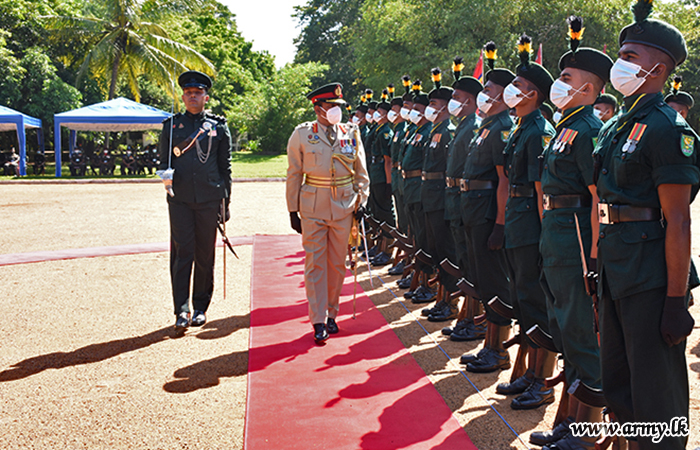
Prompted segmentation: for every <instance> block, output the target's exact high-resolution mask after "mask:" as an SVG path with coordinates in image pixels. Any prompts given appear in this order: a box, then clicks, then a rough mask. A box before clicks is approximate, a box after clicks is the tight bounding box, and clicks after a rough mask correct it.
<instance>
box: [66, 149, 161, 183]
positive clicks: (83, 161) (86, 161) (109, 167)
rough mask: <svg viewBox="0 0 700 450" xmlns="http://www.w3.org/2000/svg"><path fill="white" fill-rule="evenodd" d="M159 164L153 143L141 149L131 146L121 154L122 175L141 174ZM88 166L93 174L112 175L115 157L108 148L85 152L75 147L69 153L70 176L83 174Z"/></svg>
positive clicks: (115, 162)
mask: <svg viewBox="0 0 700 450" xmlns="http://www.w3.org/2000/svg"><path fill="white" fill-rule="evenodd" d="M159 164H160V156H159V154H158V150H157V148H156V146H155V145H149V146H147V147H146V148H145V149H143V150H142V151H139V150H137V151H134V150H132V148H131V147H127V149H126V150H125V151H124V152H123V153H122V154H121V174H122V175H142V174H145V173H146V172H148V173H149V174H151V173H153V172H154V171H155V170H156V169H157V168H158V165H159ZM88 166H89V168H90V170H91V171H92V174H93V175H98V174H99V175H103V176H107V175H114V170H115V169H116V167H117V161H116V157H115V156H114V155H112V152H111V151H110V150H109V149H104V150H102V151H101V152H100V151H97V152H92V154H91V155H90V154H87V152H83V150H82V149H81V148H80V147H76V148H75V149H74V150H73V151H72V152H71V154H70V162H69V169H70V173H71V176H85V174H86V173H87V169H88Z"/></svg>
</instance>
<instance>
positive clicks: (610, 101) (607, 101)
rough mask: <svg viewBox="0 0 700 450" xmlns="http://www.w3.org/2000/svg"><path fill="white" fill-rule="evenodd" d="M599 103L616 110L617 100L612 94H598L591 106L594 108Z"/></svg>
mask: <svg viewBox="0 0 700 450" xmlns="http://www.w3.org/2000/svg"><path fill="white" fill-rule="evenodd" d="M601 103H602V104H604V105H610V106H612V107H613V108H617V99H616V98H615V96H614V95H612V94H600V95H599V96H598V98H596V99H595V102H593V105H594V106H595V105H598V104H601Z"/></svg>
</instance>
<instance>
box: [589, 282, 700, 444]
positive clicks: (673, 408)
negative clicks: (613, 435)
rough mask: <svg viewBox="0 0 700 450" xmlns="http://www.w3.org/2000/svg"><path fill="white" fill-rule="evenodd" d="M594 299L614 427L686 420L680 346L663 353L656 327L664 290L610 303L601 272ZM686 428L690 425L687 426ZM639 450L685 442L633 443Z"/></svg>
mask: <svg viewBox="0 0 700 450" xmlns="http://www.w3.org/2000/svg"><path fill="white" fill-rule="evenodd" d="M602 282H603V295H602V296H601V298H600V330H601V335H600V356H601V365H602V369H603V392H604V393H605V399H606V400H607V402H608V406H609V407H610V409H612V411H613V412H614V413H615V415H616V416H617V419H618V420H619V421H620V422H623V423H627V422H657V423H658V422H660V423H669V424H670V422H671V420H672V419H673V418H674V417H685V418H687V417H688V409H689V395H690V393H689V388H688V367H687V365H686V360H685V346H686V341H683V342H681V343H680V344H678V345H674V346H673V347H669V346H668V345H667V344H666V342H665V341H664V340H663V338H662V337H661V332H660V331H659V327H660V325H661V314H662V312H663V308H664V302H665V299H666V288H665V287H664V288H659V289H653V290H650V291H645V292H641V293H639V294H634V295H630V296H628V297H623V298H620V299H616V300H613V299H612V297H611V296H610V288H609V284H608V280H607V277H606V276H605V269H603V280H602ZM688 426H689V428H690V423H689V422H688ZM637 440H638V442H639V447H640V449H641V450H648V449H663V450H676V449H678V450H680V449H684V448H685V445H686V442H687V440H688V439H687V437H666V438H664V439H662V440H661V442H659V443H657V444H654V443H652V441H651V439H650V438H642V437H640V438H638V439H637Z"/></svg>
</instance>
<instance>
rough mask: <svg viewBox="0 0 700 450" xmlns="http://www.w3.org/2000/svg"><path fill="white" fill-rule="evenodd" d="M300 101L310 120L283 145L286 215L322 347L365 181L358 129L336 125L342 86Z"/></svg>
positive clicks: (331, 327)
mask: <svg viewBox="0 0 700 450" xmlns="http://www.w3.org/2000/svg"><path fill="white" fill-rule="evenodd" d="M306 97H307V98H308V99H309V100H311V102H312V103H313V105H314V112H315V113H316V120H315V121H313V122H306V123H303V124H301V125H299V126H297V127H296V129H295V130H294V133H292V136H291V137H290V138H289V142H288V143H287V158H288V161H289V167H288V169H287V209H288V210H289V215H290V221H291V224H292V228H294V230H296V231H297V232H298V233H301V234H302V243H303V246H304V250H305V252H306V262H305V267H304V282H305V285H306V296H307V298H308V300H309V318H310V319H311V323H312V324H313V326H314V339H315V340H316V342H317V343H322V342H324V341H325V340H326V339H328V334H329V333H331V334H333V333H337V332H338V326H337V324H336V322H335V318H336V317H337V315H338V310H339V297H340V291H341V289H342V287H343V280H344V279H345V271H346V269H345V257H346V255H347V248H348V247H347V246H348V238H349V236H350V228H351V226H352V218H353V213H354V212H355V211H356V210H357V209H358V207H360V206H361V205H362V204H364V203H365V202H366V201H367V197H368V195H369V177H368V176H367V168H366V167H365V155H364V149H363V147H362V141H361V139H360V131H359V129H358V128H357V126H355V125H351V124H341V123H339V122H340V119H341V117H342V111H341V109H340V106H339V105H342V104H344V103H345V101H344V100H343V93H342V86H341V85H340V84H339V83H332V84H328V85H326V86H323V87H320V88H318V89H316V90H314V91H313V92H311V93H309V94H307V96H306ZM299 216H301V218H300V217H299Z"/></svg>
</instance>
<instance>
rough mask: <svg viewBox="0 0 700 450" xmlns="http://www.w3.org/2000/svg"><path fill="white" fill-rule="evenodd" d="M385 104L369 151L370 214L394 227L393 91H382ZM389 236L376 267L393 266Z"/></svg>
mask: <svg viewBox="0 0 700 450" xmlns="http://www.w3.org/2000/svg"><path fill="white" fill-rule="evenodd" d="M381 99H382V101H381V102H380V103H378V104H377V109H376V110H375V111H374V114H373V119H374V122H375V124H376V129H375V131H374V139H373V140H372V144H371V145H372V146H371V147H370V148H369V149H368V152H369V153H370V154H371V157H370V158H371V159H370V165H369V167H368V170H369V179H370V195H369V202H370V210H371V211H372V215H373V216H374V218H375V219H376V220H378V221H379V222H386V223H387V224H389V225H391V226H395V225H396V220H395V219H394V205H393V203H392V195H391V141H392V140H393V138H394V130H393V129H392V124H391V123H390V122H389V119H388V117H387V114H388V113H389V111H390V110H391V104H390V103H389V101H388V100H389V90H388V89H384V90H382V97H381ZM390 238H391V236H389V235H384V234H382V236H381V237H380V238H379V242H378V244H377V251H378V253H377V254H376V255H375V256H374V258H372V261H371V262H372V265H373V266H384V265H386V264H388V263H389V261H390V260H391V256H389V254H387V253H386V249H387V245H388V240H389V239H390Z"/></svg>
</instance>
